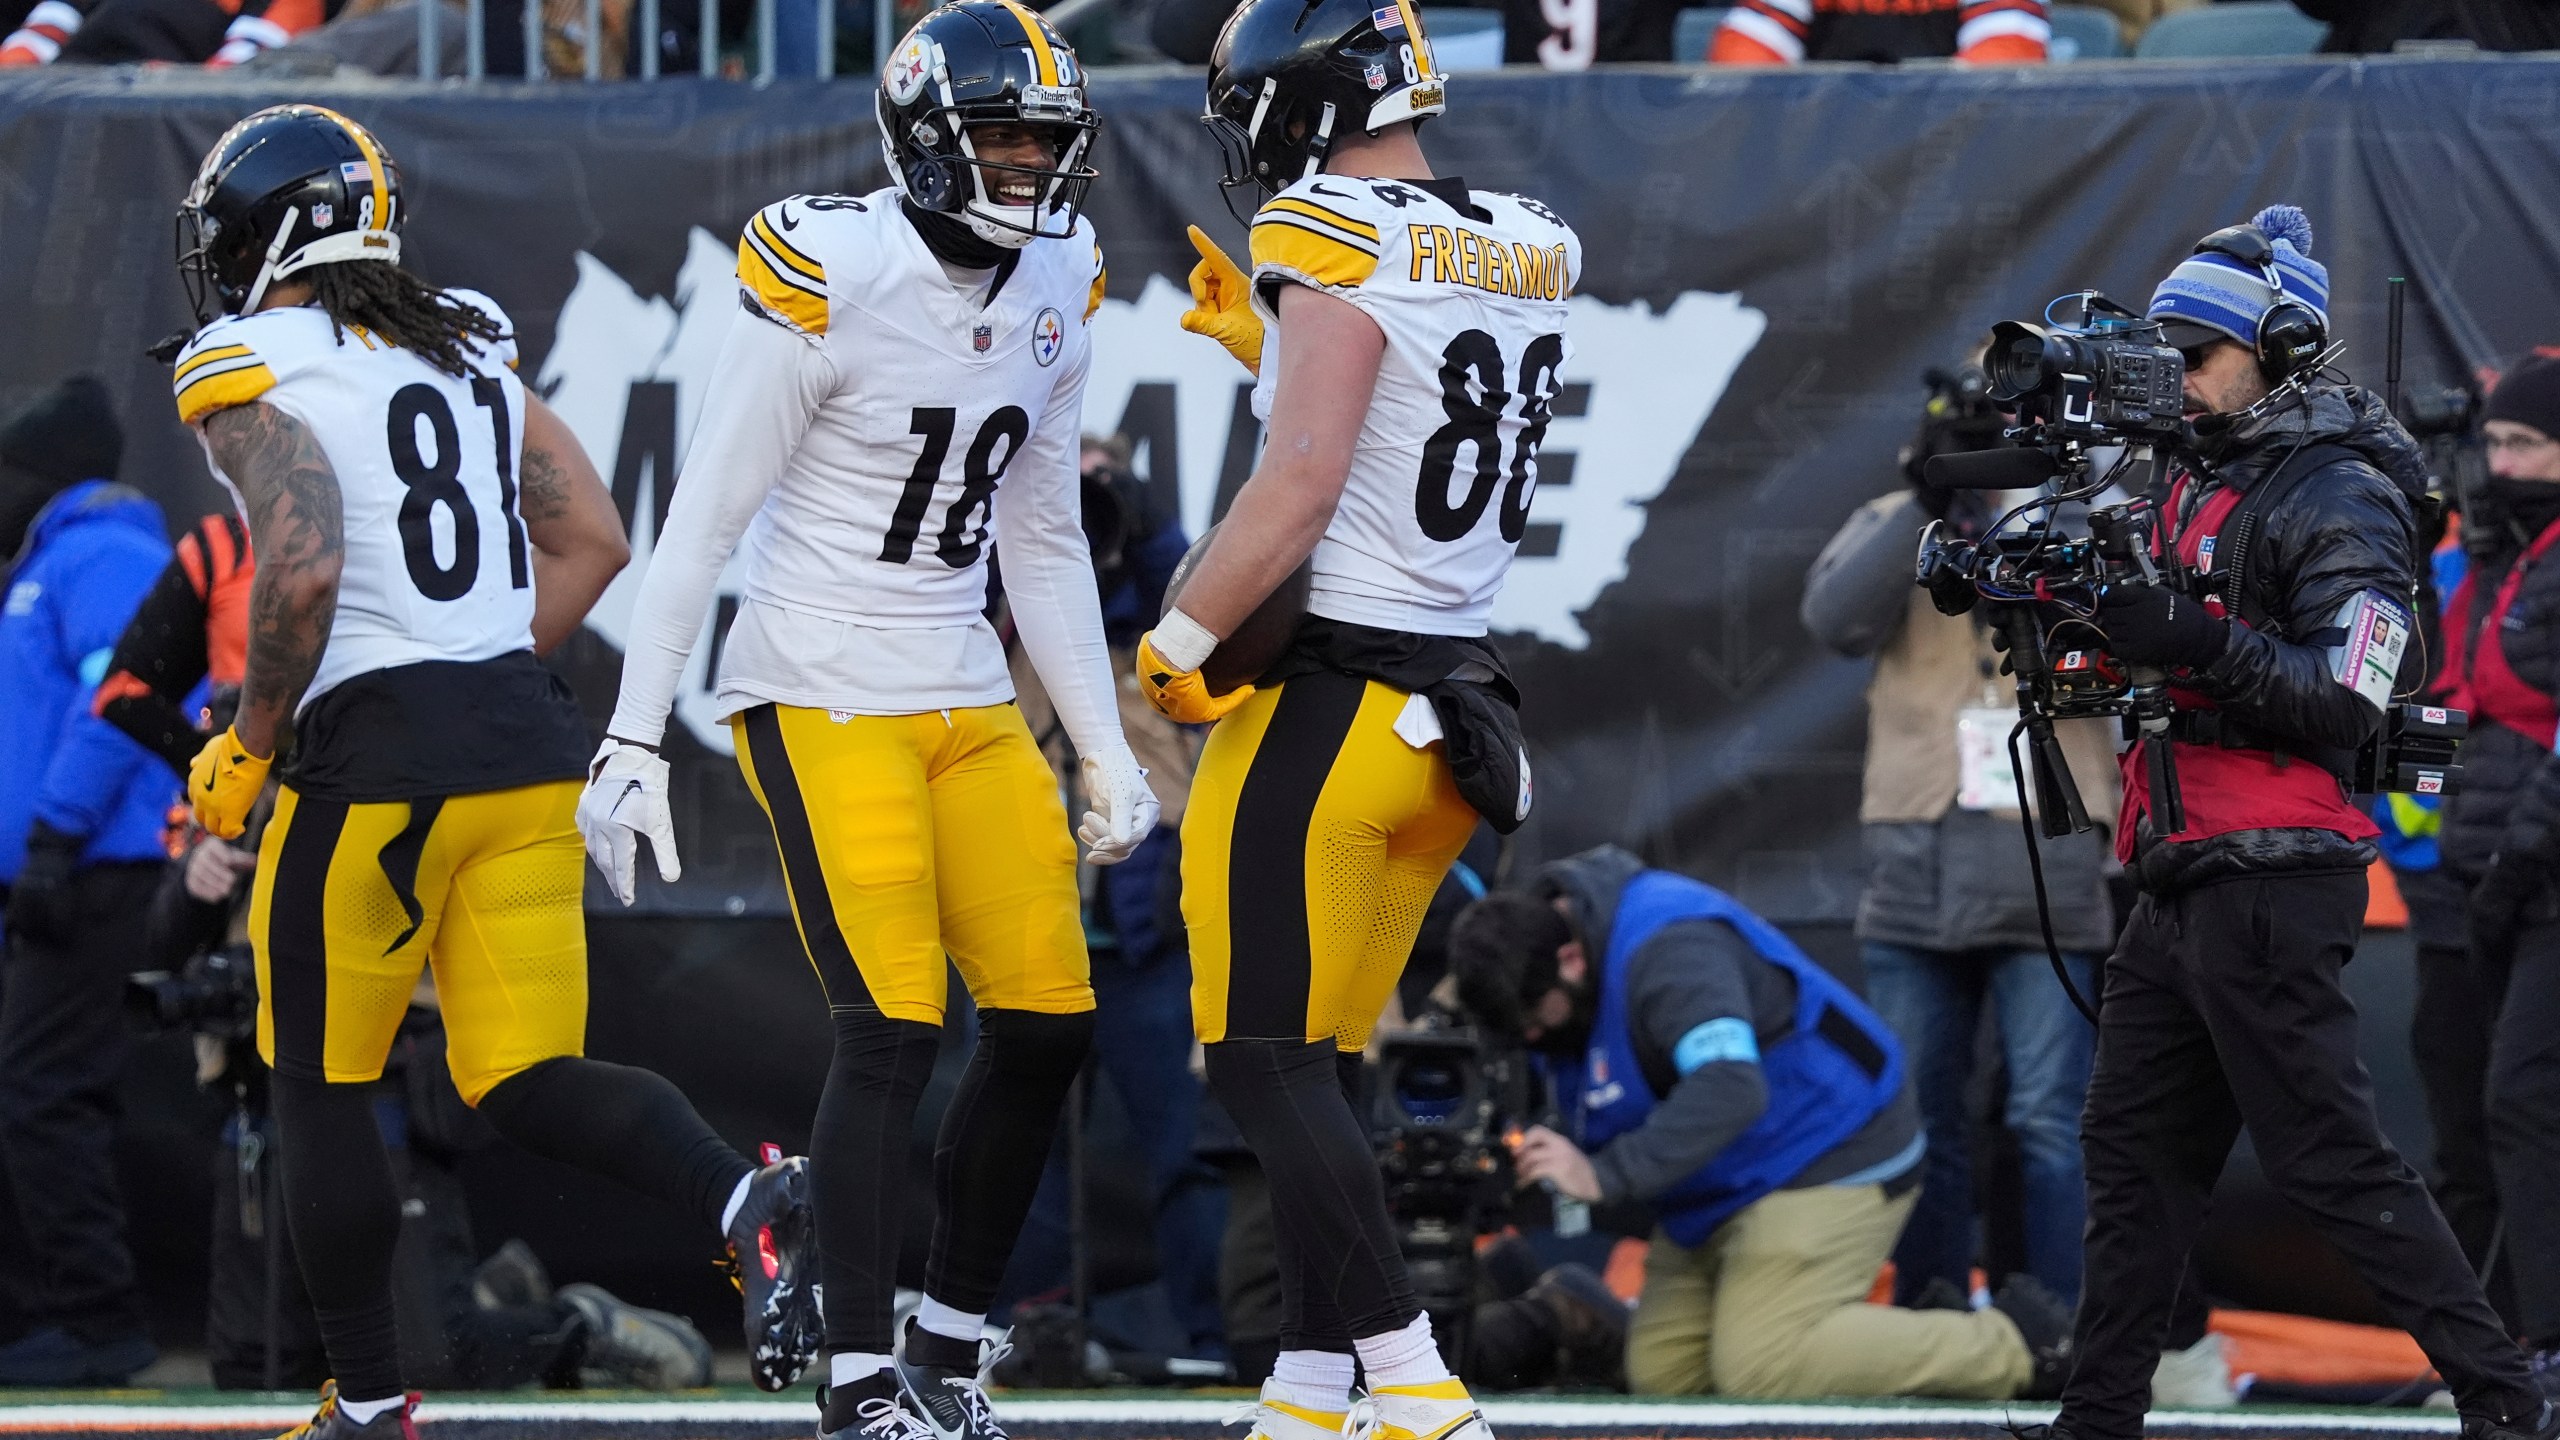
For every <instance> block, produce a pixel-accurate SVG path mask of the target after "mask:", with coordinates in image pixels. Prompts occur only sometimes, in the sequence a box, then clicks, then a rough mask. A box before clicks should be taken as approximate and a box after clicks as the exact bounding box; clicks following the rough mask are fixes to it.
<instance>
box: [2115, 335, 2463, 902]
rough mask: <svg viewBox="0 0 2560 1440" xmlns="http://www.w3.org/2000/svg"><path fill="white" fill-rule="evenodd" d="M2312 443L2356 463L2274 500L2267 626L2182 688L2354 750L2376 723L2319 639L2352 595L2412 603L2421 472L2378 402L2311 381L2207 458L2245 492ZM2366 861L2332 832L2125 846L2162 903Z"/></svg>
mask: <svg viewBox="0 0 2560 1440" xmlns="http://www.w3.org/2000/svg"><path fill="white" fill-rule="evenodd" d="M2316 444H2335V445H2343V446H2345V447H2347V448H2349V449H2351V450H2354V451H2356V452H2357V454H2358V455H2359V456H2360V457H2361V458H2360V459H2355V460H2343V459H2342V460H2335V461H2332V462H2330V463H2329V464H2326V465H2324V466H2322V467H2321V468H2320V469H2318V470H2316V471H2314V472H2312V473H2311V474H2310V475H2309V476H2308V477H2306V478H2304V479H2303V480H2302V481H2301V482H2300V483H2298V484H2296V485H2295V486H2294V487H2293V489H2292V490H2291V491H2290V492H2289V493H2288V494H2286V496H2285V497H2284V498H2283V499H2281V500H2279V501H2278V502H2276V505H2275V508H2274V510H2273V511H2272V512H2271V513H2270V514H2268V515H2267V516H2266V519H2265V524H2264V527H2263V529H2262V530H2261V532H2260V534H2259V536H2258V538H2257V540H2256V541H2255V542H2254V543H2255V546H2256V548H2255V550H2254V552H2253V553H2252V555H2251V557H2250V560H2249V570H2250V580H2251V584H2250V589H2251V592H2252V593H2251V595H2250V596H2249V597H2248V606H2247V608H2249V609H2251V610H2254V611H2256V612H2258V613H2259V614H2262V615H2264V616H2265V617H2267V620H2268V622H2269V623H2268V625H2267V628H2265V629H2259V630H2253V629H2249V628H2247V627H2244V626H2239V625H2234V626H2233V627H2232V629H2231V642H2230V644H2229V646H2228V647H2227V648H2226V649H2225V650H2224V651H2223V653H2222V658H2220V659H2219V660H2216V661H2214V663H2213V664H2212V665H2211V666H2210V667H2208V668H2207V669H2205V670H2204V671H2203V672H2202V673H2201V674H2199V675H2197V676H2195V677H2193V680H2192V682H2191V683H2193V684H2194V686H2195V688H2197V689H2199V690H2201V691H2203V692H2204V693H2205V694H2206V695H2208V696H2210V697H2211V698H2212V699H2213V701H2214V703H2215V704H2216V705H2217V706H2219V707H2220V708H2221V709H2222V710H2223V711H2224V713H2226V714H2228V715H2231V716H2233V717H2234V718H2236V719H2238V720H2240V721H2242V722H2244V723H2246V724H2247V725H2249V726H2251V727H2254V728H2255V729H2257V730H2259V731H2262V732H2265V733H2268V734H2272V735H2276V736H2281V737H2285V738H2288V739H2291V740H2294V741H2297V742H2299V743H2300V744H2302V745H2303V746H2304V747H2305V748H2306V749H2316V750H2329V751H2337V750H2353V749H2354V748H2356V747H2357V746H2360V745H2362V744H2363V743H2364V742H2365V741H2366V740H2367V739H2368V738H2370V737H2371V736H2372V735H2373V734H2374V733H2375V732H2376V731H2377V730H2379V729H2380V728H2381V724H2382V713H2381V712H2380V711H2379V710H2376V709H2375V708H2374V707H2373V706H2371V705H2369V704H2367V703H2365V701H2364V700H2363V699H2362V698H2360V697H2359V696H2357V695H2356V693H2355V692H2354V691H2352V690H2349V689H2347V688H2346V687H2345V686H2343V685H2341V684H2339V683H2338V682H2337V681H2336V680H2334V679H2331V678H2330V675H2329V646H2328V643H2327V638H2326V637H2325V636H2322V635H2321V633H2320V632H2322V631H2324V630H2326V629H2327V628H2328V627H2329V625H2330V623H2331V621H2332V620H2334V619H2335V618H2336V616H2337V614H2338V612H2339V611H2340V610H2341V609H2342V608H2344V606H2345V605H2346V603H2347V602H2348V601H2349V600H2351V599H2353V598H2354V597H2355V595H2356V594H2357V592H2359V591H2364V590H2373V591H2378V592H2380V593H2381V594H2383V595H2386V596H2388V597H2390V598H2391V599H2393V600H2395V601H2398V602H2400V603H2401V604H2403V605H2408V604H2411V603H2412V599H2411V597H2412V595H2413V593H2414V590H2415V587H2416V583H2417V582H2416V572H2415V568H2414V566H2415V559H2414V557H2415V555H2416V553H2417V523H2416V521H2415V519H2414V518H2413V513H2414V512H2413V506H2414V505H2415V504H2416V502H2417V501H2418V500H2419V499H2420V498H2421V497H2422V496H2424V495H2425V494H2426V487H2427V469H2426V464H2425V459H2424V457H2423V456H2422V455H2421V454H2420V452H2419V449H2418V445H2417V442H2416V441H2414V440H2412V439H2410V438H2409V432H2407V431H2406V430H2403V429H2401V428H2400V422H2399V421H2397V420H2395V419H2393V418H2392V417H2391V414H2390V412H2389V411H2387V410H2385V409H2384V408H2383V405H2382V401H2381V399H2380V397H2378V396H2376V395H2374V394H2372V393H2371V392H2370V391H2367V390H2364V389H2362V388H2360V387H2356V386H2337V385H2326V384H2314V385H2313V386H2312V387H2311V388H2310V390H2309V392H2308V393H2307V394H2306V395H2304V396H2303V398H2302V399H2301V401H2299V402H2298V403H2295V404H2291V405H2287V406H2285V407H2284V408H2282V409H2280V410H2277V411H2275V412H2274V413H2272V414H2269V415H2267V416H2264V417H2262V418H2260V419H2258V420H2255V421H2252V422H2249V423H2248V424H2246V425H2244V426H2243V427H2242V428H2241V429H2239V430H2238V431H2236V432H2234V433H2233V434H2232V435H2231V436H2230V437H2229V439H2228V440H2227V441H2226V442H2225V443H2224V444H2223V445H2222V446H2221V447H2220V448H2219V452H2218V453H2217V454H2216V455H2215V456H2214V457H2213V458H2212V470H2213V477H2214V483H2215V484H2217V485H2223V486H2229V487H2231V488H2234V489H2238V490H2242V491H2246V490H2247V489H2248V488H2249V487H2250V486H2251V485H2254V484H2256V483H2257V482H2259V481H2261V480H2263V479H2265V478H2267V477H2268V476H2269V475H2272V474H2273V473H2274V472H2275V471H2276V469H2277V468H2278V467H2279V466H2281V465H2282V464H2283V463H2284V461H2285V459H2286V457H2288V456H2289V455H2291V454H2292V453H2293V452H2294V451H2295V450H2296V449H2297V448H2299V447H2300V446H2303V445H2316ZM2207 493H2209V491H2208V492H2207ZM2194 503H2197V504H2200V498H2199V500H2198V501H2196V502H2194ZM2376 853H2377V852H2376V851H2375V849H2374V847H2373V846H2372V845H2370V844H2368V843H2365V842H2362V841H2355V840H2350V839H2348V838H2347V837H2346V836H2344V835H2342V834H2339V833H2338V832H2336V831H2333V830H2311V829H2267V830H2240V831H2234V832H2232V833H2230V834H2227V835H2216V836H2212V837H2210V838H2207V839H2203V840H2191V841H2184V842H2179V843H2175V844H2164V843H2160V842H2158V841H2155V840H2153V839H2152V838H2151V837H2150V836H2149V835H2147V834H2146V835H2142V836H2138V837H2137V856H2136V867H2137V874H2138V875H2139V877H2140V879H2141V881H2142V884H2143V888H2145V889H2147V890H2151V891H2154V892H2161V893H2166V892H2170V891H2175V890H2179V889H2184V888H2187V887H2189V886H2194V885H2200V884H2204V883H2206V882H2208V881H2211V880H2221V879H2229V878H2231V877H2233V876H2238V875H2259V874H2268V873H2276V872H2292V873H2318V872H2334V871H2348V870H2361V869H2363V868H2364V867H2365V866H2367V865H2369V864H2371V863H2372V862H2373V860H2374V857H2375V855H2376Z"/></svg>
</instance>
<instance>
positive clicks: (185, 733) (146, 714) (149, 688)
mask: <svg viewBox="0 0 2560 1440" xmlns="http://www.w3.org/2000/svg"><path fill="white" fill-rule="evenodd" d="M178 543H179V545H180V546H181V547H182V549H183V548H184V547H189V546H193V545H195V543H196V537H195V536H193V535H189V536H187V537H186V538H184V539H182V540H181V541H179V542H178ZM207 663H208V661H207V657H206V654H205V602H204V597H202V596H200V595H198V594H197V593H196V587H195V582H194V580H193V578H192V577H190V576H189V575H188V573H187V567H186V563H185V559H184V556H183V555H176V556H171V557H170V560H169V565H168V568H167V569H165V570H162V571H161V572H160V578H159V579H158V580H157V581H155V582H154V583H153V584H152V586H151V591H150V593H149V594H147V595H145V596H143V597H142V608H141V609H139V610H136V611H135V612H134V614H133V620H132V622H131V623H129V624H127V625H126V626H125V627H124V634H123V635H122V636H120V637H118V639H117V640H116V650H115V658H114V659H112V660H110V661H109V662H108V663H107V678H106V680H105V681H104V682H103V683H101V684H100V685H99V686H98V714H99V716H100V717H101V718H103V719H104V720H105V721H106V722H107V723H108V724H110V725H113V726H115V727H116V728H117V729H119V730H121V731H123V732H124V733H126V734H127V735H130V736H132V737H133V738H134V739H135V740H136V741H138V742H140V743H141V744H142V745H143V746H144V748H146V749H148V750H150V751H151V753H153V754H155V755H157V756H159V757H160V758H161V759H162V760H165V761H167V762H168V764H169V767H170V768H171V769H173V770H175V771H177V772H178V773H179V774H180V775H182V776H183V775H185V774H186V773H187V766H188V764H189V763H190V762H192V761H193V760H194V759H195V756H196V752H197V751H198V750H200V749H202V748H204V739H205V737H204V736H203V735H202V734H201V733H200V732H198V731H197V729H196V728H195V726H194V725H193V724H192V723H190V722H189V720H188V718H187V713H186V711H185V710H183V709H182V708H180V702H182V701H184V700H185V699H186V697H187V692H188V691H190V690H193V689H194V688H196V684H197V682H198V681H201V680H203V679H204V676H205V669H206V665H207Z"/></svg>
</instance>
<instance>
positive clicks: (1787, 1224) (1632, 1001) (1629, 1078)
mask: <svg viewBox="0 0 2560 1440" xmlns="http://www.w3.org/2000/svg"><path fill="white" fill-rule="evenodd" d="M1449 946H1450V957H1449V960H1450V973H1451V974H1452V976H1453V977H1454V978H1455V979H1456V982H1457V989H1458V995H1459V998H1460V1000H1461V1002H1462V1003H1463V1004H1464V1005H1465V1006H1466V1008H1467V1009H1468V1011H1469V1012H1470V1013H1471V1014H1473V1015H1474V1017H1475V1018H1476V1020H1477V1022H1478V1023H1479V1024H1481V1025H1483V1026H1484V1027H1485V1028H1486V1029H1487V1030H1488V1031H1489V1032H1491V1033H1493V1034H1496V1035H1508V1036H1512V1037H1515V1038H1517V1039H1518V1040H1519V1041H1521V1042H1522V1043H1525V1044H1527V1045H1528V1046H1530V1047H1531V1048H1532V1049H1534V1050H1536V1051H1537V1052H1539V1053H1540V1055H1541V1056H1542V1057H1544V1064H1545V1068H1546V1069H1547V1072H1548V1075H1549V1077H1550V1080H1551V1083H1552V1084H1553V1085H1554V1087H1555V1090H1556V1093H1557V1097H1558V1101H1559V1104H1560V1106H1561V1108H1562V1109H1563V1110H1564V1112H1565V1114H1566V1116H1567V1119H1566V1122H1565V1127H1566V1129H1567V1130H1569V1131H1571V1132H1573V1133H1572V1135H1571V1136H1570V1137H1568V1136H1567V1135H1564V1134H1559V1133H1558V1132H1556V1131H1554V1130H1551V1129H1548V1128H1546V1127H1544V1126H1539V1127H1534V1128H1532V1129H1531V1130H1530V1131H1529V1132H1528V1134H1527V1136H1526V1138H1525V1139H1524V1140H1523V1141H1522V1142H1521V1143H1520V1145H1519V1147H1518V1153H1517V1171H1518V1175H1519V1178H1520V1180H1521V1182H1522V1183H1524V1184H1526V1183H1532V1182H1536V1181H1542V1180H1543V1181H1547V1182H1549V1183H1552V1184H1553V1185H1554V1186H1555V1188H1556V1190H1557V1192H1558V1193H1560V1194H1562V1195H1565V1196H1568V1197H1570V1198H1572V1199H1576V1200H1581V1201H1584V1202H1587V1203H1595V1204H1601V1203H1616V1202H1621V1201H1629V1200H1633V1201H1639V1202H1643V1203H1645V1204H1648V1205H1650V1206H1651V1207H1652V1209H1653V1211H1654V1212H1655V1214H1656V1216H1657V1217H1658V1219H1659V1222H1660V1228H1659V1229H1657V1230H1656V1232H1655V1234H1654V1237H1653V1245H1652V1249H1651V1250H1650V1252H1649V1253H1648V1254H1647V1256H1646V1258H1645V1285H1644V1294H1643V1297H1642V1298H1641V1299H1640V1300H1639V1301H1638V1302H1637V1306H1636V1313H1635V1318H1634V1320H1633V1322H1632V1323H1631V1326H1630V1328H1629V1332H1628V1336H1627V1381H1628V1385H1629V1388H1631V1389H1633V1390H1636V1391H1638V1392H1646V1393H1663V1394H1703V1393H1709V1392H1713V1393H1718V1394H1725V1395H1746V1396H1758V1397H1780V1396H1805V1395H1843V1396H1848V1395H1941V1396H1958V1397H1969V1398H1977V1399H2007V1398H2010V1397H2013V1396H2017V1395H2021V1394H2033V1393H2038V1392H2041V1393H2044V1394H2051V1393H2053V1388H2054V1386H2055V1385H2056V1384H2058V1382H2059V1381H2060V1379H2061V1372H2062V1368H2063V1365H2064V1357H2065V1356H2066V1355H2067V1348H2066V1347H2067V1344H2068V1335H2067V1333H2066V1332H2067V1331H2068V1329H2069V1324H2070V1321H2069V1315H2068V1312H2066V1311H2065V1310H2063V1309H2062V1308H2061V1307H2060V1306H2059V1305H2058V1304H2056V1303H2055V1301H2054V1300H2053V1298H2052V1296H2051V1295H2050V1294H2048V1293H2046V1292H2045V1290H2044V1288H2043V1287H2042V1286H2041V1285H2038V1284H2037V1283H2036V1282H2035V1281H2034V1280H2033V1279H2032V1278H2030V1277H2026V1276H2019V1277H2015V1278H2013V1279H2012V1280H2011V1281H2010V1282H2009V1284H2008V1286H2007V1287H2005V1288H2004V1289H2003V1290H2002V1292H2001V1295H2000V1298H1999V1300H1998V1302H1997V1303H1996V1305H1995V1307H1994V1308H1993V1309H1991V1310H1987V1311H1973V1310H1965V1309H1961V1308H1958V1309H1954V1310H1905V1309H1901V1308H1898V1307H1894V1306H1885V1305H1868V1304H1866V1303H1864V1301H1865V1299H1866V1296H1867V1291H1868V1288H1869V1287H1870V1286H1871V1285H1872V1284H1873V1283H1874V1280H1875V1276H1876V1272H1877V1270H1878V1268H1879V1267H1881V1266H1882V1265H1883V1264H1884V1261H1885V1257H1886V1256H1887V1255H1888V1254H1890V1253H1891V1251H1892V1249H1893V1243H1894V1240H1895V1237H1897V1236H1898V1235H1900V1234H1901V1231H1902V1225H1903V1221H1904V1219H1905V1218H1906V1217H1907V1216H1908V1215H1909V1214H1910V1213H1911V1203H1912V1195H1913V1191H1914V1190H1915V1189H1916V1188H1917V1187H1918V1185H1919V1181H1920V1161H1921V1154H1922V1151H1923V1149H1924V1148H1925V1142H1924V1141H1923V1139H1922V1137H1921V1133H1920V1121H1919V1115H1918V1113H1917V1110H1916V1108H1915V1106H1914V1105H1913V1103H1912V1098H1911V1087H1910V1085H1909V1083H1908V1081H1907V1080H1906V1079H1905V1077H1904V1074H1903V1058H1902V1047H1901V1045H1900V1043H1899V1042H1898V1041H1896V1040H1895V1039H1894V1036H1893V1032H1892V1030H1891V1029H1890V1028H1888V1027H1887V1026H1886V1025H1885V1023H1884V1022H1883V1021H1882V1020H1881V1019H1879V1018H1877V1016H1876V1014H1875V1012H1873V1011H1872V1010H1869V1009H1868V1008H1867V1006H1866V1005H1865V1003H1864V1002H1862V1001H1860V1000H1859V999H1858V998H1857V997H1856V996H1855V995H1853V994H1852V993H1850V991H1849V989H1848V988H1847V987H1846V986H1844V985H1842V984H1841V983H1840V982H1839V981H1837V980H1835V979H1833V978H1832V977H1831V975H1830V974H1829V973H1828V972H1826V971H1825V970H1823V969H1822V968H1821V967H1820V966H1818V965H1816V964H1814V963H1813V962H1812V961H1810V960H1808V959H1806V958H1805V956H1804V954H1803V952H1802V951H1800V950H1798V949H1797V948H1796V947H1795V945H1794V944H1793V943H1792V942H1790V941H1789V940H1788V939H1787V938H1786V937H1785V936H1784V935H1782V934H1780V933H1779V932H1778V931H1777V930H1776V929H1775V928H1774V927H1772V926H1771V925H1769V924H1768V923H1767V922H1766V921H1764V920H1762V919H1760V918H1759V917H1758V916H1756V915H1753V914H1751V913H1750V912H1749V911H1747V910H1744V909H1743V908H1742V907H1741V906H1740V905H1739V904H1737V903H1735V902H1734V901H1733V900H1732V899H1730V898H1729V897H1727V896H1725V895H1723V894H1721V893H1719V892H1717V891H1715V890H1713V889H1711V888H1709V887H1708V886H1705V885H1703V884H1700V883H1698V882H1697V881H1694V880H1691V879H1688V878H1687V877H1685V876H1681V875H1675V874H1672V873H1670V872H1667V871H1661V870H1648V869H1646V868H1645V867H1644V865H1643V864H1642V863H1641V862H1640V861H1638V860H1637V859H1636V858H1635V857H1634V856H1633V855H1630V854H1628V853H1627V852H1625V851H1623V850H1620V849H1617V848H1615V847H1614V846H1603V847H1601V848H1600V849H1597V850H1590V851H1586V852H1584V853H1582V854H1580V855H1575V856H1570V857H1568V858H1566V859H1564V860H1560V861H1557V862H1555V863H1553V864H1551V865H1548V866H1546V867H1545V868H1544V869H1543V870H1541V871H1540V872H1539V874H1538V877H1537V880H1536V882H1535V885H1534V887H1533V888H1532V890H1531V892H1530V893H1529V894H1527V895H1522V894H1518V893H1515V892H1505V891H1498V892H1495V893H1493V894H1490V895H1487V896H1486V897H1485V898H1484V899H1482V900H1479V901H1477V902H1476V903H1475V904H1474V905H1472V906H1470V907H1469V908H1468V909H1467V911H1466V912H1465V913H1464V914H1463V915H1461V916H1460V917H1459V919H1458V922H1457V924H1456V926H1455V927H1454V928H1453V930H1452V932H1451V935H1450V942H1449Z"/></svg>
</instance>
